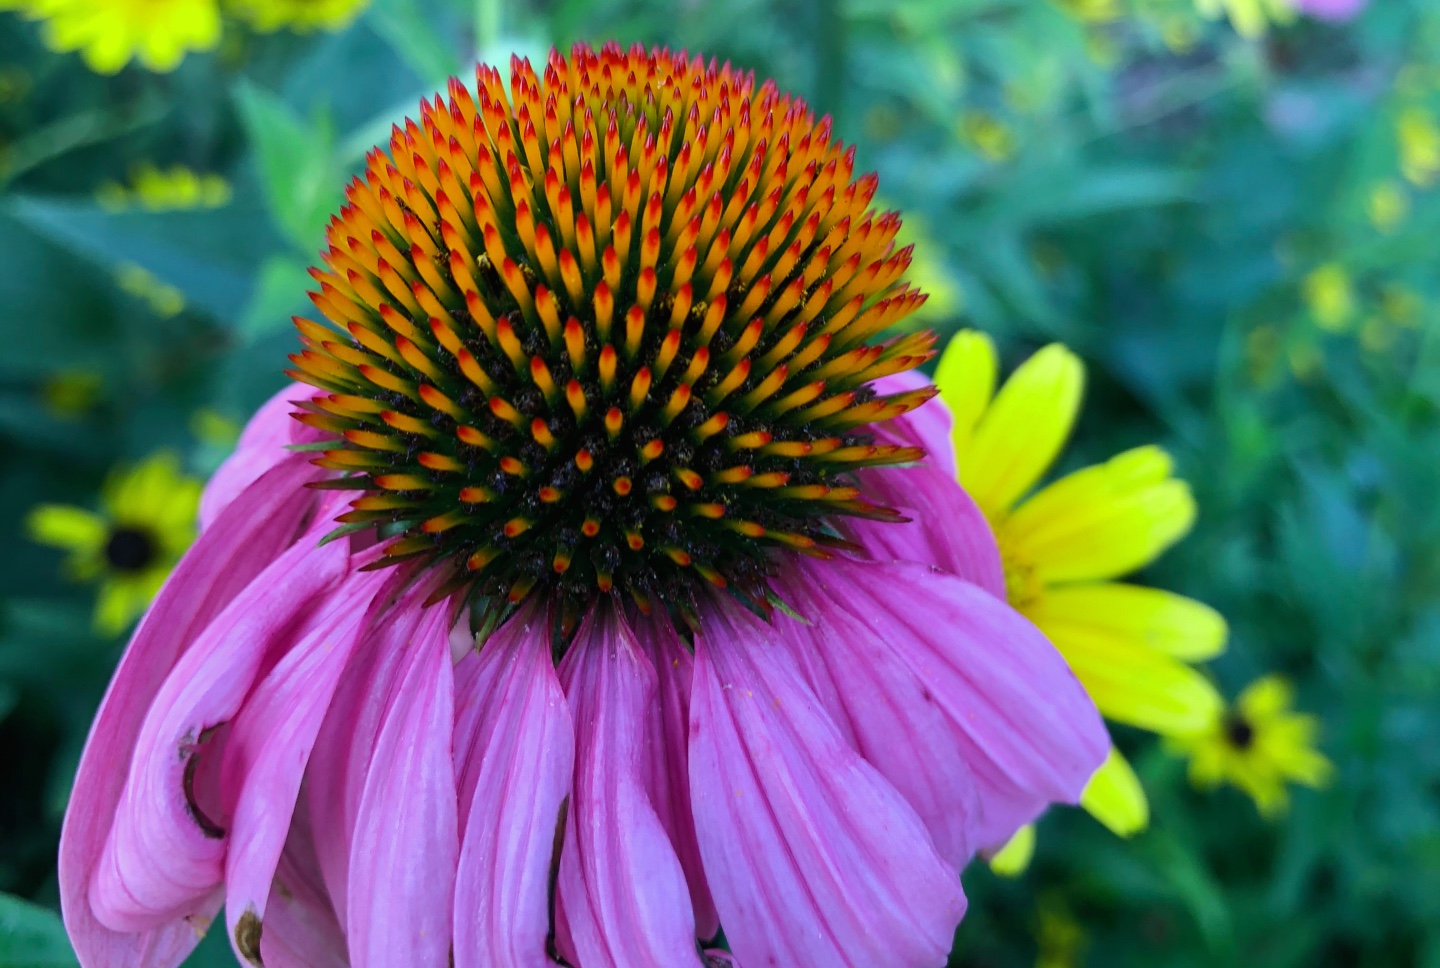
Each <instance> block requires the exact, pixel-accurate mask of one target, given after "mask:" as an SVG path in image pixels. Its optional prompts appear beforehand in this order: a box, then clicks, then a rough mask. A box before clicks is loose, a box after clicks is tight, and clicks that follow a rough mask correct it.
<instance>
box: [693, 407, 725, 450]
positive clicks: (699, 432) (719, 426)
mask: <svg viewBox="0 0 1440 968" xmlns="http://www.w3.org/2000/svg"><path fill="white" fill-rule="evenodd" d="M729 424H730V415H729V414H728V413H725V412H723V411H722V412H720V413H717V414H714V415H713V416H711V417H710V419H709V420H706V421H705V422H704V423H702V424H701V425H700V426H698V427H696V428H695V430H694V431H692V434H691V436H693V437H694V438H695V439H696V440H698V441H701V442H704V441H706V440H709V439H710V438H711V437H714V436H715V435H716V434H718V433H719V432H720V431H722V430H724V429H725V428H726V427H727V426H729Z"/></svg>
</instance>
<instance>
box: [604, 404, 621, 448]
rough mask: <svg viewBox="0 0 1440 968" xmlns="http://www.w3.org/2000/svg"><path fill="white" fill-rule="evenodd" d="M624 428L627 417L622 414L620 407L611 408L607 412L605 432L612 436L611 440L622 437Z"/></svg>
mask: <svg viewBox="0 0 1440 968" xmlns="http://www.w3.org/2000/svg"><path fill="white" fill-rule="evenodd" d="M623 426H625V415H624V414H623V413H621V412H620V408H619V407H611V408H610V409H609V410H607V411H605V430H606V432H607V433H609V434H610V439H611V440H614V439H615V438H616V437H618V436H620V428H621V427H623Z"/></svg>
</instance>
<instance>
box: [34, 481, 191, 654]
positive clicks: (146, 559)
mask: <svg viewBox="0 0 1440 968" xmlns="http://www.w3.org/2000/svg"><path fill="white" fill-rule="evenodd" d="M200 486H201V485H200V482H199V481H198V480H195V479H194V478H191V477H188V476H186V475H184V474H183V473H181V471H180V462H179V460H178V459H177V458H176V456H175V455H174V454H172V453H168V452H162V453H159V454H156V455H154V456H153V457H150V458H148V459H147V460H145V461H143V462H142V463H141V464H139V465H138V466H136V467H134V468H132V469H128V470H117V471H115V472H114V473H112V474H111V475H110V478H109V480H107V481H106V482H105V486H104V488H103V490H102V491H101V498H100V504H101V509H100V510H99V511H98V512H97V511H91V510H87V509H85V508H79V507H73V506H71V505H68V504H41V505H39V506H38V507H35V508H33V509H32V510H31V511H30V514H29V515H28V516H27V517H26V520H25V526H26V530H27V531H28V532H29V534H30V537H31V538H33V539H34V540H35V541H38V542H40V543H42V544H48V545H53V546H54V547H57V548H64V549H66V550H67V551H69V552H70V556H69V558H68V559H67V560H66V563H65V572H66V574H67V575H68V576H69V577H70V578H72V579H74V580H76V581H85V582H99V583H100V597H99V600H98V601H97V602H96V604H95V628H96V629H97V630H98V631H100V632H101V633H103V634H105V635H115V634H117V633H119V632H121V631H123V630H124V629H125V627H126V626H127V625H129V624H130V622H131V621H132V620H133V619H134V618H135V617H136V616H138V615H139V614H140V613H141V612H143V611H145V607H146V606H147V605H149V604H150V600H151V599H152V598H154V597H155V593H156V592H157V591H159V590H160V586H161V584H162V583H164V581H165V577H166V576H167V575H169V574H170V570H171V569H172V568H174V567H175V562H176V561H178V560H179V558H180V555H181V554H183V553H184V551H185V549H186V548H188V547H189V546H190V544H191V542H193V541H194V540H195V512H196V509H197V508H198V507H199V503H200Z"/></svg>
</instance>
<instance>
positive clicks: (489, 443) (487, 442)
mask: <svg viewBox="0 0 1440 968" xmlns="http://www.w3.org/2000/svg"><path fill="white" fill-rule="evenodd" d="M455 436H456V437H458V438H460V442H461V443H462V444H469V445H470V446H471V447H479V448H481V449H483V450H494V449H495V441H494V440H492V439H491V438H490V437H489V436H488V435H486V434H484V433H482V432H481V431H479V430H476V429H475V428H474V427H468V426H466V425H464V424H461V425H460V426H459V427H456V428H455Z"/></svg>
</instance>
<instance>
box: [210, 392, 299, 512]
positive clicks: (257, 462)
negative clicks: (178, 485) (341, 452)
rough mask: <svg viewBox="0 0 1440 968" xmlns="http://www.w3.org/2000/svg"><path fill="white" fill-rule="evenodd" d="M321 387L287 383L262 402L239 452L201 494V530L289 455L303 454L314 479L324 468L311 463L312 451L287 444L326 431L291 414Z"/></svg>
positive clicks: (248, 426)
mask: <svg viewBox="0 0 1440 968" xmlns="http://www.w3.org/2000/svg"><path fill="white" fill-rule="evenodd" d="M318 392H319V391H317V390H315V389H313V388H311V387H307V386H301V385H300V384H298V383H291V384H289V385H287V386H286V387H285V388H284V389H283V390H281V391H280V392H279V393H277V394H275V395H274V396H273V397H271V398H270V399H269V400H267V401H265V403H264V404H262V405H261V407H260V409H259V410H257V411H255V414H254V416H252V417H251V418H250V421H249V423H247V424H246V425H245V429H244V430H242V431H241V432H240V440H239V441H238V442H237V443H236V445H235V452H234V453H232V454H231V455H230V456H229V457H227V458H226V459H225V462H224V463H223V464H221V465H220V466H219V467H218V468H217V469H216V471H215V473H214V474H212V475H210V480H209V481H208V482H207V483H206V484H205V492H204V493H203V494H201V495H200V530H202V531H204V530H206V529H207V528H209V527H210V526H211V525H212V524H214V522H215V519H216V518H218V517H219V516H220V512H221V511H223V510H224V509H225V508H226V506H227V505H229V504H230V502H231V501H233V500H235V498H236V497H237V496H239V494H240V492H241V491H243V490H245V488H247V487H249V486H250V485H251V484H252V483H254V482H255V481H256V480H257V479H258V478H259V477H260V476H261V475H262V474H264V473H265V472H266V471H268V470H270V468H272V467H274V466H275V465H276V464H279V463H280V462H281V461H284V460H286V459H288V458H293V457H296V456H299V457H300V459H301V461H302V462H303V463H305V465H306V467H307V468H308V471H309V477H310V479H311V480H314V479H316V478H318V477H321V476H322V475H323V474H324V472H323V471H321V470H319V469H318V468H316V467H314V466H312V465H310V464H309V461H308V455H303V454H301V455H297V454H296V453H295V452H293V451H289V450H286V449H285V448H286V447H287V446H288V445H290V444H302V443H311V442H313V441H317V440H322V439H323V435H322V434H321V433H320V432H319V431H317V430H312V429H311V428H309V427H307V426H305V425H304V424H302V423H300V422H299V421H297V420H296V419H295V418H294V417H292V416H291V414H292V413H294V412H295V402H296V401H300V400H310V399H312V398H313V397H315V395H316V394H317V393H318Z"/></svg>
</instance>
